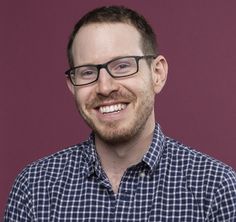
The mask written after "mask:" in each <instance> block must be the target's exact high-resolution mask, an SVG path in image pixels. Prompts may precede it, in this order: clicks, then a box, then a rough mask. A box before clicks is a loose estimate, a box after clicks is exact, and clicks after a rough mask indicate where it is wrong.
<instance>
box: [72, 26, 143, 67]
mask: <svg viewBox="0 0 236 222" xmlns="http://www.w3.org/2000/svg"><path fill="white" fill-rule="evenodd" d="M140 39H141V35H140V34H139V32H138V31H137V30H136V28H135V27H133V26H132V25H130V24H127V23H92V24H88V25H85V26H83V27H82V28H81V29H80V30H79V31H78V33H77V34H76V36H75V39H74V42H73V45H72V54H73V57H74V59H75V63H76V58H80V61H81V59H82V60H89V61H86V62H92V61H91V59H92V58H95V59H96V58H97V57H99V58H100V59H101V60H103V59H102V58H103V57H104V59H105V58H106V59H105V60H107V59H112V58H114V57H118V56H126V55H142V50H141V44H140ZM91 54H92V55H91ZM88 58H89V59H88ZM96 60H97V59H96ZM93 62H95V61H93ZM97 62H102V61H96V63H97Z"/></svg>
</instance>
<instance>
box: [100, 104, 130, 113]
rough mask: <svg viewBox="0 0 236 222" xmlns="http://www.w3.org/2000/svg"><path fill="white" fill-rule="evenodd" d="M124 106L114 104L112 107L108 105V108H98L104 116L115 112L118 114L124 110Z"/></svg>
mask: <svg viewBox="0 0 236 222" xmlns="http://www.w3.org/2000/svg"><path fill="white" fill-rule="evenodd" d="M126 106H127V105H126V104H123V103H122V104H121V103H120V104H114V105H110V106H100V107H99V112H100V113H102V114H106V113H115V112H120V111H121V110H123V109H125V108H126Z"/></svg>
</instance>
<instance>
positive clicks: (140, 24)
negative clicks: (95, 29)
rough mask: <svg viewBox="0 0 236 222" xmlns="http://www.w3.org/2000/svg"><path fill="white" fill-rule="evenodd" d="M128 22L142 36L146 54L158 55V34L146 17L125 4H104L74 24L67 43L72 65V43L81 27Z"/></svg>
mask: <svg viewBox="0 0 236 222" xmlns="http://www.w3.org/2000/svg"><path fill="white" fill-rule="evenodd" d="M117 22H121V23H127V24H131V25H133V26H134V27H135V28H136V29H137V30H138V32H139V33H140V34H141V37H142V50H143V52H144V53H146V54H152V55H156V54H157V50H158V44H157V40H156V35H155V33H154V31H153V29H152V27H151V26H150V25H149V24H148V22H147V21H146V19H145V18H144V17H143V16H142V15H140V14H138V13H137V12H135V11H133V10H131V9H129V8H126V7H124V6H104V7H100V8H96V9H94V10H92V11H90V12H88V13H87V14H85V15H84V16H83V17H82V18H81V19H80V20H79V21H78V22H77V23H76V25H75V26H74V29H73V32H72V33H71V35H70V38H69V42H68V45H67V56H68V61H69V65H70V67H73V66H74V63H73V56H72V44H73V41H74V38H75V36H76V34H77V33H78V31H79V29H80V28H81V27H82V26H84V25H87V24H91V23H117Z"/></svg>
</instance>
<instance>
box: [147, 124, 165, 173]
mask: <svg viewBox="0 0 236 222" xmlns="http://www.w3.org/2000/svg"><path fill="white" fill-rule="evenodd" d="M164 142H165V136H164V134H163V133H162V131H161V127H160V125H159V124H156V125H155V129H154V132H153V138H152V142H151V145H150V147H149V150H148V152H147V153H146V154H145V155H144V156H143V159H142V161H143V162H144V163H146V164H147V165H148V166H149V168H150V170H151V171H153V170H154V169H155V168H156V166H157V164H158V162H159V160H160V157H161V153H162V151H163V148H164Z"/></svg>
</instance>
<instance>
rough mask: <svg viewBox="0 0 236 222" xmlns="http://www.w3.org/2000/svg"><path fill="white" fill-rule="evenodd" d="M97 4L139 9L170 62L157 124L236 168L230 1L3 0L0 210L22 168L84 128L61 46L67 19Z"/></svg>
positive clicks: (77, 137)
mask: <svg viewBox="0 0 236 222" xmlns="http://www.w3.org/2000/svg"><path fill="white" fill-rule="evenodd" d="M104 4H119V5H121V4H122V5H125V6H129V7H132V8H133V9H135V10H138V11H139V12H141V13H142V14H143V15H145V16H146V18H147V19H148V20H149V21H150V23H151V24H152V25H153V27H154V29H155V31H156V32H157V35H158V38H159V43H160V49H161V52H162V54H163V55H164V56H165V57H166V58H167V60H168V62H169V76H168V81H167V85H166V87H165V88H164V90H163V91H162V93H161V94H160V95H159V96H158V97H157V102H156V114H157V115H156V117H157V121H158V122H159V123H160V124H161V126H162V129H163V131H164V132H165V133H166V134H167V135H169V136H171V137H173V138H175V139H178V140H180V141H181V142H184V143H185V144H187V145H189V146H192V147H194V148H196V149H197V150H199V151H201V152H204V153H207V154H209V155H211V156H213V157H215V158H217V159H219V160H221V161H223V162H225V163H227V164H229V165H231V166H232V167H234V168H236V161H235V156H236V155H235V154H236V151H235V148H236V136H235V122H236V100H235V92H236V90H235V87H236V55H235V53H236V25H235V21H236V13H235V8H236V2H235V1H234V0H227V1H222V0H211V1H204V0H199V1H190V0H180V1H174V0H173V1H164V0H163V1H156V0H155V1H154V0H153V1H145V2H144V1H141V0H140V1H104V0H99V1H78V0H77V1H75V0H70V1H65V0H64V1H58V0H57V1H56V0H54V1H53V0H51V1H49V0H40V1H32V0H31V1H30V0H22V1H12V0H2V1H1V3H0V30H1V34H0V70H1V81H0V158H1V160H0V170H1V171H0V176H1V178H0V181H1V185H0V217H1V216H2V214H3V209H4V208H5V205H6V200H7V197H8V193H9V191H10V189H11V186H12V183H13V181H14V179H15V177H16V175H17V174H18V173H19V172H20V171H21V170H22V168H23V167H25V166H26V165H27V164H29V163H31V162H32V161H35V160H37V159H39V158H41V157H43V156H45V155H49V154H51V153H54V152H56V151H58V150H60V149H63V148H64V147H66V146H69V145H72V144H75V143H78V142H80V141H82V140H83V139H85V138H86V137H87V135H88V134H89V129H88V128H87V126H86V125H85V124H84V123H83V121H82V119H81V117H80V116H79V115H78V113H77V111H76V109H75V106H74V101H73V99H72V96H71V95H70V93H69V91H68V90H67V87H66V84H65V77H64V75H63V73H64V70H65V69H67V68H68V66H67V60H66V53H65V50H66V44H67V40H68V35H69V33H70V32H71V30H72V27H73V25H74V23H75V22H76V21H77V20H78V19H79V18H80V16H81V15H83V14H84V13H85V12H86V11H87V10H90V9H92V8H94V7H97V6H101V5H104Z"/></svg>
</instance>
